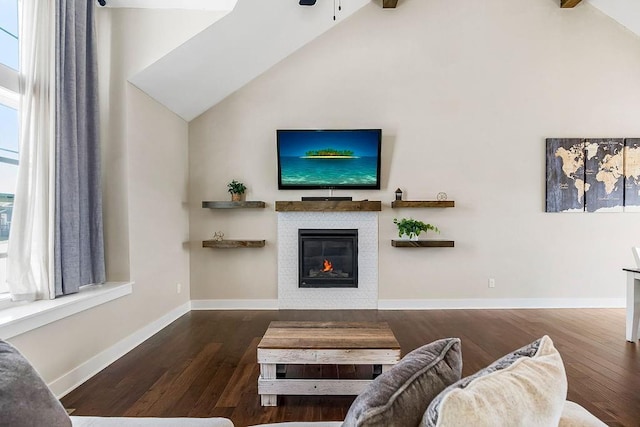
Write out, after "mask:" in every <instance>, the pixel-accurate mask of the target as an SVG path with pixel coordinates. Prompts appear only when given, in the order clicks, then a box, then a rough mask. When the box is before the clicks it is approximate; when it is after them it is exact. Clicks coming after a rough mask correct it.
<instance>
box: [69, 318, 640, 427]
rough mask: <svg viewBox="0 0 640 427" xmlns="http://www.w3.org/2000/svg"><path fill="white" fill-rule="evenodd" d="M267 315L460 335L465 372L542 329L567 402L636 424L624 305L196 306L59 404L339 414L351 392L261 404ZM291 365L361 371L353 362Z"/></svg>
mask: <svg viewBox="0 0 640 427" xmlns="http://www.w3.org/2000/svg"><path fill="white" fill-rule="evenodd" d="M272 320H349V321H386V322H388V323H389V325H390V326H391V329H392V330H393V331H394V333H395V335H396V337H397V339H398V342H399V343H400V345H401V346H402V354H403V355H404V354H406V353H407V352H409V351H411V350H413V349H414V348H417V347H419V346H421V345H423V344H425V343H428V342H430V341H433V340H435V339H438V338H443V337H460V338H461V340H462V354H463V361H464V371H463V375H464V376H467V375H470V374H472V373H474V372H476V371H477V370H478V369H481V368H482V367H484V366H486V365H488V364H489V363H491V362H492V361H494V360H495V359H497V358H499V357H500V356H502V355H504V354H506V353H508V352H510V351H512V350H515V349H516V348H519V347H521V346H523V345H525V344H527V343H529V342H531V341H533V340H535V339H537V338H539V337H540V336H542V335H545V334H546V335H549V336H550V337H551V338H552V339H553V341H554V343H555V345H556V347H557V348H558V350H559V351H560V354H561V355H562V358H563V360H564V363H565V367H566V371H567V376H568V379H569V396H568V397H569V399H570V400H573V401H575V402H577V403H579V404H581V405H583V406H584V407H586V408H587V409H588V410H589V411H591V412H592V413H593V414H594V415H596V416H597V417H598V418H600V419H601V420H603V421H604V422H605V423H607V424H608V425H612V426H629V427H638V426H640V344H638V343H635V344H633V343H628V342H626V341H625V337H624V331H625V315H624V310H622V309H561V310H430V311H357V310H354V311H351V310H349V311H193V312H191V313H189V314H187V315H185V316H183V317H181V318H180V319H178V320H177V321H175V322H174V323H172V324H171V325H169V326H168V327H167V328H165V329H163V330H162V331H161V332H159V333H158V334H156V335H154V336H153V337H152V338H150V339H149V340H147V341H146V342H144V343H143V344H142V345H140V346H138V347H137V348H135V349H134V350H133V351H131V352H130V353H128V354H127V355H125V356H124V357H122V358H121V359H119V360H118V361H116V362H115V363H113V364H112V365H111V366H109V367H108V368H106V369H104V370H103V371H102V372H100V373H98V374H97V375H96V376H94V377H93V378H91V379H90V380H89V381H87V382H86V383H85V384H83V385H82V386H80V387H78V388H77V389H76V390H74V391H72V392H71V393H69V394H68V395H67V396H65V397H64V398H63V399H62V402H63V404H64V405H65V407H67V408H75V412H74V415H100V416H160V417H169V416H190V417H208V416H222V417H227V418H230V419H231V420H232V421H233V422H234V424H235V425H236V426H238V427H241V426H247V425H253V424H259V423H265V422H280V421H320V420H324V421H332V420H333V421H335V420H342V419H343V418H344V416H345V414H346V411H347V410H348V409H349V406H350V405H351V402H352V401H353V399H354V398H353V397H343V396H338V397H309V396H285V397H282V396H281V397H279V406H278V407H271V408H263V407H261V406H260V399H259V397H258V394H257V378H258V365H257V363H256V347H257V345H258V342H259V340H260V338H261V336H262V334H263V333H264V332H265V331H266V329H267V326H268V325H269V322H271V321H272ZM293 371H296V370H295V369H294V370H293ZM297 371H298V372H297V374H298V375H314V374H315V375H317V374H320V375H322V376H323V377H324V376H336V375H338V376H342V375H345V376H346V375H356V374H357V369H353V367H352V368H351V369H350V370H349V369H348V367H344V368H341V369H340V370H338V369H336V367H331V366H322V367H314V368H310V367H309V368H305V367H300V368H299V369H297ZM289 374H290V373H289V372H288V373H287V375H289Z"/></svg>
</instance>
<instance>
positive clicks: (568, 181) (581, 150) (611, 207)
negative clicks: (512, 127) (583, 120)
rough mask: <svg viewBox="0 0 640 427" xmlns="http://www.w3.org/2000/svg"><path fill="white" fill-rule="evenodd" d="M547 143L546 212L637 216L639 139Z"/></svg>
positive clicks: (639, 200) (553, 140)
mask: <svg viewBox="0 0 640 427" xmlns="http://www.w3.org/2000/svg"><path fill="white" fill-rule="evenodd" d="M546 142H547V146H546V160H547V176H546V184H547V185H546V187H547V194H546V209H545V210H546V212H622V211H625V212H640V139H635V138H627V139H623V138H609V139H582V138H549V139H547V141H546Z"/></svg>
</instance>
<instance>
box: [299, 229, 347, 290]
mask: <svg viewBox="0 0 640 427" xmlns="http://www.w3.org/2000/svg"><path fill="white" fill-rule="evenodd" d="M298 260H299V268H298V286H299V287H300V288H357V287H358V230H357V229H299V230H298Z"/></svg>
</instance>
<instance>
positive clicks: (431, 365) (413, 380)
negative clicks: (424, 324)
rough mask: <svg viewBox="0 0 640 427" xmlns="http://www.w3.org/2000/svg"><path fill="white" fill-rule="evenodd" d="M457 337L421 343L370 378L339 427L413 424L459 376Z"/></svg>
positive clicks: (458, 343) (417, 421)
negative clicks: (373, 378) (376, 375)
mask: <svg viewBox="0 0 640 427" xmlns="http://www.w3.org/2000/svg"><path fill="white" fill-rule="evenodd" d="M461 373H462V355H461V353H460V340H459V339H458V338H447V339H441V340H438V341H434V342H432V343H431V344H427V345H425V346H422V347H420V348H418V349H416V350H414V351H412V352H411V353H409V354H407V355H406V356H405V357H403V358H402V360H401V361H400V362H398V364H396V365H395V366H393V367H392V368H391V369H390V370H388V371H387V372H384V373H383V374H382V375H380V376H379V377H378V378H376V380H375V381H373V382H372V383H371V384H370V385H369V386H368V387H367V388H366V389H365V390H364V391H363V392H362V393H361V394H360V395H359V396H358V397H357V398H356V400H355V401H354V402H353V404H352V405H351V408H349V412H347V416H346V417H345V420H344V423H343V424H342V425H343V427H364V426H367V427H372V426H379V427H391V426H402V427H414V426H418V424H419V423H420V419H421V418H422V414H424V411H425V409H427V406H428V405H429V402H431V399H433V398H434V397H435V396H437V395H438V394H439V393H440V392H441V391H442V390H444V389H445V388H446V387H447V386H448V385H450V384H453V383H455V382H456V381H458V380H459V379H460V375H461Z"/></svg>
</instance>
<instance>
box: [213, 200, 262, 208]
mask: <svg viewBox="0 0 640 427" xmlns="http://www.w3.org/2000/svg"><path fill="white" fill-rule="evenodd" d="M265 206H266V204H265V202H232V201H224V202H222V201H211V202H202V207H203V208H205V209H247V208H264V207H265Z"/></svg>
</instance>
